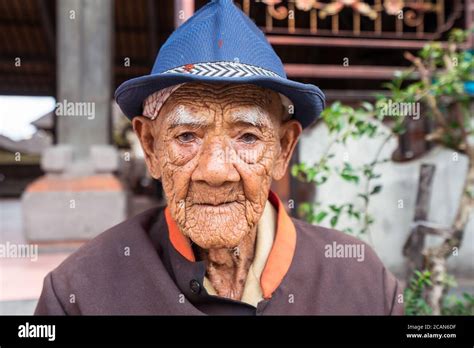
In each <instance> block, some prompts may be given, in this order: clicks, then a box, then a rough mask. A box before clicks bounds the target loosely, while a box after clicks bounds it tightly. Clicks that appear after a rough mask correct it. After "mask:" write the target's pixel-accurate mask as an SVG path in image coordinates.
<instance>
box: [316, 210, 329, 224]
mask: <svg viewBox="0 0 474 348" xmlns="http://www.w3.org/2000/svg"><path fill="white" fill-rule="evenodd" d="M327 215H328V213H327V212H325V211H320V212H319V213H318V214H316V216H315V218H314V220H315V221H316V222H317V223H320V222H321V221H323V220H324V218H325V217H326V216H327Z"/></svg>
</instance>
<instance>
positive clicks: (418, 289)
mask: <svg viewBox="0 0 474 348" xmlns="http://www.w3.org/2000/svg"><path fill="white" fill-rule="evenodd" d="M431 277H432V274H431V272H430V271H427V270H424V271H418V270H416V271H415V272H414V274H413V276H412V278H411V279H410V282H409V284H408V286H407V287H406V288H405V292H404V303H405V314H406V315H431V314H433V309H432V308H431V307H430V305H429V304H428V302H427V300H426V297H427V293H428V291H429V289H430V288H432V287H433V282H432V280H431ZM444 283H445V286H446V290H445V291H446V292H447V291H448V290H449V289H450V288H456V287H457V283H456V281H455V280H454V278H453V277H451V276H446V278H445V279H444ZM441 314H442V315H474V296H473V295H471V294H469V293H466V292H464V293H463V294H462V295H461V296H457V295H455V294H452V295H449V296H445V297H444V299H443V302H442V307H441Z"/></svg>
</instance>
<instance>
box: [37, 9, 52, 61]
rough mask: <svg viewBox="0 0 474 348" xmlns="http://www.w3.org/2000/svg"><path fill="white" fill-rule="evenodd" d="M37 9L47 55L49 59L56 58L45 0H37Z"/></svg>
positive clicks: (50, 21)
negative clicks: (46, 46)
mask: <svg viewBox="0 0 474 348" xmlns="http://www.w3.org/2000/svg"><path fill="white" fill-rule="evenodd" d="M38 7H39V15H40V18H41V24H42V27H43V31H44V35H45V38H46V44H47V45H48V52H49V53H48V54H49V55H50V56H51V58H54V57H55V56H56V53H55V52H56V38H55V35H54V29H53V19H52V18H51V16H50V12H49V8H48V4H47V0H39V1H38Z"/></svg>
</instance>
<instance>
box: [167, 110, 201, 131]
mask: <svg viewBox="0 0 474 348" xmlns="http://www.w3.org/2000/svg"><path fill="white" fill-rule="evenodd" d="M208 125H209V122H208V121H207V120H206V119H205V118H199V117H196V116H193V115H192V114H191V113H189V112H187V111H186V110H181V111H177V112H175V113H173V114H171V115H170V116H169V126H168V128H169V129H174V128H176V127H190V128H201V127H206V126H208Z"/></svg>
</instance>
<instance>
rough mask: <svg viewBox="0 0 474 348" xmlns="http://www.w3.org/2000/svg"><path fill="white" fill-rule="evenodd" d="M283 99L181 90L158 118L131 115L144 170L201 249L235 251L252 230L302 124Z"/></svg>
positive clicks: (254, 90) (228, 88)
mask: <svg viewBox="0 0 474 348" xmlns="http://www.w3.org/2000/svg"><path fill="white" fill-rule="evenodd" d="M283 115H284V110H283V106H282V104H281V99H280V96H279V95H278V94H277V93H276V92H273V91H270V90H266V89H263V88H261V87H257V86H254V85H223V84H201V83H192V84H191V83H190V84H185V85H183V86H182V87H180V88H179V89H177V90H176V91H175V92H174V93H173V94H172V95H171V96H170V97H169V98H168V100H167V101H166V102H165V104H164V105H163V107H162V109H161V110H160V113H159V115H158V117H157V119H155V120H150V119H148V118H146V117H135V118H134V120H133V126H134V129H135V131H136V133H137V135H138V136H139V138H140V141H141V144H142V147H143V150H144V152H145V158H146V161H147V166H148V169H149V171H150V173H151V174H152V176H153V177H154V178H161V180H162V183H163V188H164V191H165V195H166V198H167V200H168V207H169V209H170V212H171V215H172V217H173V218H174V220H175V221H176V222H177V224H178V226H179V228H180V230H181V231H182V232H183V233H184V234H185V235H186V236H188V237H189V238H190V239H191V240H192V241H193V242H194V243H196V244H197V245H199V246H200V247H201V248H204V249H211V248H224V247H226V248H232V247H235V246H237V245H238V244H239V243H240V242H241V240H242V239H243V238H244V237H245V236H246V235H247V234H248V233H249V232H250V231H252V229H254V228H255V226H256V224H257V222H258V220H259V219H260V216H261V214H262V212H263V208H264V206H265V202H266V200H267V198H268V192H269V190H270V184H271V181H272V179H276V180H278V179H280V178H281V177H282V176H283V175H284V173H285V171H286V168H287V165H288V161H289V159H290V157H291V154H292V152H293V149H294V146H295V144H296V141H297V138H298V136H299V134H300V133H301V126H300V124H299V123H298V122H297V121H294V120H290V121H283V120H282V118H283Z"/></svg>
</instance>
